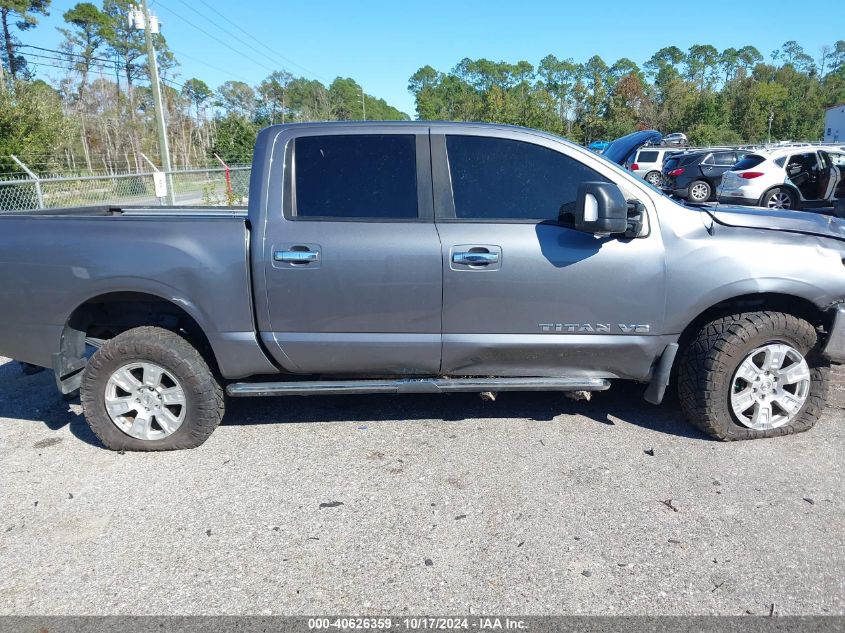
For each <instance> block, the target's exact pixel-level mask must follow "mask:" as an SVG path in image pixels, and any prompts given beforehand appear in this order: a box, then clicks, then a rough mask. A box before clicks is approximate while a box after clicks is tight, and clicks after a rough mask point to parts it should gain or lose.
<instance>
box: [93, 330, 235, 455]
mask: <svg viewBox="0 0 845 633" xmlns="http://www.w3.org/2000/svg"><path fill="white" fill-rule="evenodd" d="M140 361H148V362H153V363H156V364H157V365H160V366H161V367H163V368H165V369H166V370H168V371H169V372H171V373H172V374H173V375H174V376H175V377H176V378H178V380H179V382H180V383H181V385H182V387H183V389H184V391H185V400H186V404H185V406H186V407H187V413H186V416H185V420H184V422H183V423H182V425H181V426H180V427H179V428H178V429H177V430H176V431H175V432H174V433H173V434H172V435H169V436H167V437H165V438H162V439H159V440H141V439H138V438H134V437H131V436H129V435H127V434H126V433H124V432H123V431H122V430H120V428H119V427H118V426H117V425H116V424H115V423H114V422H113V421H112V419H111V418H110V417H109V414H108V412H107V411H106V406H105V389H106V384H107V383H108V380H109V377H110V376H111V375H112V373H113V372H114V371H115V370H117V369H119V368H120V367H122V366H123V365H126V364H127V363H131V362H140ZM81 400H82V406H83V409H84V411H85V419H86V420H87V422H88V425H89V426H90V427H91V430H92V431H93V432H94V434H95V435H96V436H97V437H98V438H99V439H100V441H101V442H102V443H103V444H104V445H105V446H106V447H107V448H110V449H112V450H115V451H119V450H126V451H168V450H177V449H182V448H195V447H197V446H199V445H200V444H202V443H203V442H205V440H207V439H208V437H209V436H210V435H211V434H212V432H213V431H214V429H216V428H217V426H218V425H219V424H220V421H221V420H222V419H223V412H224V399H223V391H222V389H221V388H220V385H219V384H218V383H217V380H216V379H215V378H214V375H213V374H212V372H211V370H210V369H209V368H208V364H207V363H206V362H205V360H204V359H203V357H202V356H200V354H199V352H197V350H196V349H194V348H193V347H192V346H191V345H190V344H189V343H188V342H187V341H186V340H185V339H184V338H182V337H181V336H179V335H178V334H175V333H173V332H170V331H168V330H164V329H162V328H157V327H139V328H134V329H132V330H127V331H126V332H123V333H122V334H119V335H118V336H115V337H114V338H112V339H109V340H108V341H106V342H105V344H103V346H102V347H100V349H99V350H97V352H96V353H95V354H94V355H93V356H92V357H91V359H90V360H89V361H88V365H87V367H86V368H85V373H84V375H83V377H82V389H81Z"/></svg>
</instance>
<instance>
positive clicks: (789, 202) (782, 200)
mask: <svg viewBox="0 0 845 633" xmlns="http://www.w3.org/2000/svg"><path fill="white" fill-rule="evenodd" d="M760 206H761V207H768V208H769V209H797V208H798V204H797V200H796V199H795V195H794V194H793V193H792V192H791V191H790V190H789V189H785V188H783V187H775V188H774V189H770V190H769V191H767V192H766V193H764V194H763V197H762V198H761V199H760Z"/></svg>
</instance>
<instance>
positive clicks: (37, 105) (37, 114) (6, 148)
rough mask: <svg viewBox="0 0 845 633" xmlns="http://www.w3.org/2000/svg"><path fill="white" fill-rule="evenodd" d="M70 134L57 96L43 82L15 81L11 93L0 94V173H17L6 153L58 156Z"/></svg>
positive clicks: (0, 92)
mask: <svg viewBox="0 0 845 633" xmlns="http://www.w3.org/2000/svg"><path fill="white" fill-rule="evenodd" d="M72 135H73V126H72V123H71V122H70V120H69V119H68V118H67V117H66V116H65V115H64V113H63V111H62V102H61V98H60V96H59V94H58V93H57V92H56V91H55V90H53V89H52V88H51V87H50V86H48V85H47V84H46V83H44V82H43V81H18V82H17V83H16V84H15V86H14V90H5V91H0V170H2V171H3V172H7V173H8V172H13V171H20V168H19V167H18V166H17V165H15V164H13V163H12V161H11V160H10V159H9V155H10V154H15V155H17V156H20V157H21V158H22V159H24V160H26V159H27V156H39V157H43V156H59V155H60V149H61V148H62V147H64V146H65V144H66V142H67V139H68V138H69V137H71V136H72Z"/></svg>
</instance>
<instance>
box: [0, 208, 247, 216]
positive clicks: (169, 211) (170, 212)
mask: <svg viewBox="0 0 845 633" xmlns="http://www.w3.org/2000/svg"><path fill="white" fill-rule="evenodd" d="M129 215H132V216H139V215H144V216H149V215H155V216H179V217H186V218H187V217H205V218H208V217H246V215H247V209H246V207H212V206H157V207H144V206H127V207H123V206H114V205H99V206H91V207H59V208H56V209H32V210H29V211H0V216H11V217H18V218H20V217H29V216H50V217H68V216H70V217H106V216H129Z"/></svg>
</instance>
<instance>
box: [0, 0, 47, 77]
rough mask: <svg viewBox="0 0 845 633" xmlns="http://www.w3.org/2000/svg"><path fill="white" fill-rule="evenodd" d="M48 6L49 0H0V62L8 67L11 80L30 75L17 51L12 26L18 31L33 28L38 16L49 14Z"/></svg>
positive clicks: (17, 44)
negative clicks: (0, 42)
mask: <svg viewBox="0 0 845 633" xmlns="http://www.w3.org/2000/svg"><path fill="white" fill-rule="evenodd" d="M49 8H50V0H0V27H2V28H3V50H2V51H0V63H2V64H3V65H4V66H5V67H6V68H8V69H9V75H10V77H11V79H12V81H14V80H15V79H18V78H19V77H21V78H24V79H29V78H30V77H31V75H32V73H31V72H30V70H29V68H28V67H27V63H26V58H25V57H24V56H23V55H21V54H20V53H19V52H18V51H17V47H18V46H19V45H20V41H19V40H18V38H17V35H16V34H15V33H14V32H13V31H12V26H13V25H14V26H15V27H16V28H17V29H18V30H19V31H28V30H29V29H32V28H35V26H37V25H38V16H39V15H49V14H50V11H49Z"/></svg>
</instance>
